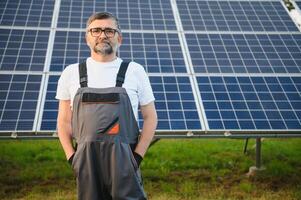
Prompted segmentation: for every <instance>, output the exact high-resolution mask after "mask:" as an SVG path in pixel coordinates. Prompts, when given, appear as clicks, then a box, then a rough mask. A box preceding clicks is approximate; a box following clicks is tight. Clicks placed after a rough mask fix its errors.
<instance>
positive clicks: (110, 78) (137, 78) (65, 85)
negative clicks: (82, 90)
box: [55, 57, 155, 120]
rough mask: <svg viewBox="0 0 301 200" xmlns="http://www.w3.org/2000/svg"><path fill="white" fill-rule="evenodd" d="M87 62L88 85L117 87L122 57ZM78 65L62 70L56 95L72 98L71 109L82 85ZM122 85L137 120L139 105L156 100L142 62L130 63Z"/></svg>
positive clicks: (93, 86)
mask: <svg viewBox="0 0 301 200" xmlns="http://www.w3.org/2000/svg"><path fill="white" fill-rule="evenodd" d="M86 62H87V75H88V87H92V88H106V87H115V85H116V77H117V73H118V70H119V67H120V64H121V62H122V59H120V58H116V59H115V60H113V61H112V62H97V61H95V60H93V59H92V58H91V57H89V58H88V59H87V61H86ZM78 65H79V64H78V63H76V64H72V65H68V66H67V67H66V68H65V70H64V71H63V72H62V74H61V77H60V79H59V81H58V86H57V93H56V97H55V98H56V99H59V100H71V105H70V106H71V109H72V105H73V98H74V96H75V94H76V91H77V89H78V88H79V87H80V83H79V72H78ZM122 87H123V88H125V89H126V91H127V93H128V96H129V98H130V101H131V104H132V108H133V111H134V114H135V117H136V120H137V119H138V105H141V106H143V105H146V104H148V103H150V102H152V101H154V100H155V98H154V95H153V91H152V88H151V85H150V81H149V78H148V76H147V74H146V72H145V70H144V68H143V67H142V66H141V65H140V64H138V63H136V62H131V63H130V64H129V67H128V69H127V72H126V74H125V80H124V83H123V85H122Z"/></svg>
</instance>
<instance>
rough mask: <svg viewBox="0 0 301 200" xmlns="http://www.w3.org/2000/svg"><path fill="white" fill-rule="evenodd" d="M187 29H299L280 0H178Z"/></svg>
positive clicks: (182, 19)
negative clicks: (262, 0)
mask: <svg viewBox="0 0 301 200" xmlns="http://www.w3.org/2000/svg"><path fill="white" fill-rule="evenodd" d="M177 5H178V9H179V13H180V16H181V21H182V25H183V28H184V30H195V31H298V28H297V27H296V25H295V24H294V22H293V21H292V19H291V18H290V17H289V15H288V13H287V12H286V10H285V8H284V7H283V5H282V4H281V3H280V2H277V1H264V2H260V1H184V0H177Z"/></svg>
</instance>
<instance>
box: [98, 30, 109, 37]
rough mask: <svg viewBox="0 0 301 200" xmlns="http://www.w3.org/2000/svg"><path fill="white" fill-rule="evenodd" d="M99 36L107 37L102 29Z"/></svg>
mask: <svg viewBox="0 0 301 200" xmlns="http://www.w3.org/2000/svg"><path fill="white" fill-rule="evenodd" d="M98 38H107V36H106V34H105V32H104V31H101V33H100V35H99V36H98Z"/></svg>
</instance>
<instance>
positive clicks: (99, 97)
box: [72, 62, 146, 200]
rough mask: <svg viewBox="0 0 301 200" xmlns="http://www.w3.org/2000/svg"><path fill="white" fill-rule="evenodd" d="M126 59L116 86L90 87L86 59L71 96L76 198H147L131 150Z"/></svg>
mask: <svg viewBox="0 0 301 200" xmlns="http://www.w3.org/2000/svg"><path fill="white" fill-rule="evenodd" d="M128 64H129V63H125V62H122V64H121V66H120V68H119V71H118V75H117V80H116V87H110V88H89V87H88V86H87V80H88V79H87V68H86V63H85V62H84V63H81V64H80V65H79V73H80V84H81V87H80V88H79V89H78V90H77V93H76V95H75V97H74V101H73V113H72V131H73V137H74V138H75V140H76V143H77V150H76V153H75V155H74V159H73V162H72V167H73V169H74V172H75V174H76V176H77V191H78V199H79V200H110V199H112V200H140V199H141V200H142V199H143V200H145V199H146V195H145V192H144V190H143V185H142V180H141V175H140V170H139V168H138V166H137V163H136V160H135V158H134V156H133V153H132V150H131V147H132V149H133V148H134V146H135V144H137V141H138V135H139V128H138V125H137V121H136V119H135V116H134V113H133V110H132V106H131V102H130V99H129V97H128V95H127V93H126V90H125V89H124V88H122V84H123V82H124V77H125V73H126V70H127V67H128Z"/></svg>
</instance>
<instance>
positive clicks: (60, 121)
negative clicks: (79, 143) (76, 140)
mask: <svg viewBox="0 0 301 200" xmlns="http://www.w3.org/2000/svg"><path fill="white" fill-rule="evenodd" d="M71 116H72V111H71V108H70V100H60V101H59V113H58V118H57V128H58V136H59V139H60V142H61V145H62V147H63V149H64V152H65V155H66V158H67V160H68V159H69V158H70V157H71V156H72V155H73V154H74V148H73V145H72V127H71Z"/></svg>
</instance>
